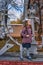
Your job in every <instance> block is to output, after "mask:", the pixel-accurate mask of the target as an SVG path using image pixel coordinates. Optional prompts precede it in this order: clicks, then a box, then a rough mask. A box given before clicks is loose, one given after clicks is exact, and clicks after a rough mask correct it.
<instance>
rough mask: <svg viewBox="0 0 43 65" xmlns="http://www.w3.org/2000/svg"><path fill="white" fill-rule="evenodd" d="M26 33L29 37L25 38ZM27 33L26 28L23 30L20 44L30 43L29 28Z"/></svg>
mask: <svg viewBox="0 0 43 65" xmlns="http://www.w3.org/2000/svg"><path fill="white" fill-rule="evenodd" d="M27 31H28V35H29V37H26V35H27ZM27 31H26V28H23V30H22V32H21V35H22V36H23V38H22V43H31V42H32V32H31V28H30V27H27Z"/></svg>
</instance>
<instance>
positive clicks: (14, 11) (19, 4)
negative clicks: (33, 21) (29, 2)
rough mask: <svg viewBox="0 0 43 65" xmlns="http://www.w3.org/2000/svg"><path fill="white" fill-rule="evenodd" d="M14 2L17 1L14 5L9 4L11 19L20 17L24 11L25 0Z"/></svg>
mask: <svg viewBox="0 0 43 65" xmlns="http://www.w3.org/2000/svg"><path fill="white" fill-rule="evenodd" d="M14 2H15V3H16V5H15V6H14V7H13V6H12V5H11V4H9V5H8V9H9V10H8V14H9V15H8V17H9V18H10V21H13V20H17V18H18V19H20V18H21V16H22V15H23V11H24V0H14Z"/></svg>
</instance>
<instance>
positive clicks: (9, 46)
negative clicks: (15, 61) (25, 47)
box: [0, 25, 22, 55]
mask: <svg viewBox="0 0 43 65" xmlns="http://www.w3.org/2000/svg"><path fill="white" fill-rule="evenodd" d="M10 26H11V25H10ZM5 34H6V35H7V37H9V40H7V41H6V43H5V45H4V46H3V47H2V48H1V49H0V55H3V54H4V53H5V52H6V51H7V50H8V49H10V48H12V47H13V46H14V45H15V44H17V45H18V46H20V54H22V52H21V51H22V45H21V44H20V43H18V41H17V40H16V39H14V38H13V37H12V36H11V35H10V33H9V31H8V28H5ZM10 40H12V41H13V42H14V43H15V44H10V43H9V41H10Z"/></svg>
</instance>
